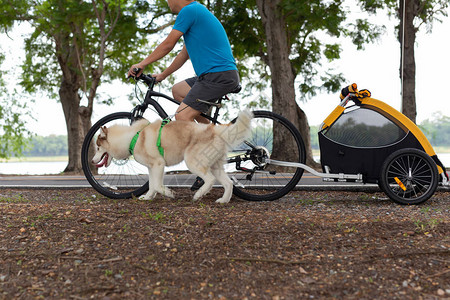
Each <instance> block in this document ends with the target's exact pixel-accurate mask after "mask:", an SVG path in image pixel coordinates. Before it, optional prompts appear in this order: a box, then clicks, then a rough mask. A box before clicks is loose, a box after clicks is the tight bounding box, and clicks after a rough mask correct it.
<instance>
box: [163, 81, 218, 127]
mask: <svg viewBox="0 0 450 300" xmlns="http://www.w3.org/2000/svg"><path fill="white" fill-rule="evenodd" d="M190 90H191V86H190V85H189V84H188V83H187V82H186V81H185V80H184V81H181V82H178V83H176V84H175V85H174V86H173V87H172V95H173V98H174V99H175V100H177V101H178V102H180V106H179V107H178V109H177V114H176V115H175V119H177V120H183V121H194V120H196V121H197V122H198V123H204V124H209V120H208V119H206V118H204V117H202V116H200V114H201V112H200V111H198V110H196V109H193V108H192V107H190V106H188V105H186V104H184V103H183V99H184V98H185V97H186V95H187V94H188V93H189V91H190Z"/></svg>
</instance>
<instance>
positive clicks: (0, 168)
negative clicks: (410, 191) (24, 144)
mask: <svg viewBox="0 0 450 300" xmlns="http://www.w3.org/2000/svg"><path fill="white" fill-rule="evenodd" d="M438 157H439V159H440V160H441V162H442V163H443V164H444V166H445V167H446V168H450V153H441V154H438ZM315 159H318V157H315ZM66 166H67V162H65V161H57V162H6V163H5V162H0V174H17V175H51V174H59V173H61V172H62V171H64V169H65V168H66ZM175 170H177V171H178V170H187V168H186V165H185V164H184V162H182V163H181V164H178V165H176V166H172V167H169V168H166V171H175Z"/></svg>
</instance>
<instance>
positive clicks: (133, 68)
mask: <svg viewBox="0 0 450 300" xmlns="http://www.w3.org/2000/svg"><path fill="white" fill-rule="evenodd" d="M136 69H139V71H138V72H136ZM143 71H144V68H143V67H142V66H141V65H140V64H136V65H132V66H131V68H130V70H129V71H128V77H139V76H140V75H141V74H142V72H143Z"/></svg>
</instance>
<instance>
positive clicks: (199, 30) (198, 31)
mask: <svg viewBox="0 0 450 300" xmlns="http://www.w3.org/2000/svg"><path fill="white" fill-rule="evenodd" d="M167 2H168V4H169V7H170V9H171V11H172V12H173V13H175V14H178V16H177V19H176V21H175V25H174V26H173V28H172V31H171V32H170V33H169V35H168V36H167V38H166V39H165V40H164V41H163V42H162V43H161V44H160V45H159V46H158V47H156V49H155V50H154V51H153V52H152V53H151V54H150V55H149V56H148V57H147V58H145V59H144V60H143V61H141V62H140V63H138V64H135V65H133V66H131V68H130V70H129V71H128V75H130V76H139V75H140V74H141V73H142V70H143V69H144V68H145V67H146V66H148V65H149V64H152V63H154V62H156V61H158V60H159V59H161V58H163V57H164V56H166V55H167V54H168V53H169V52H170V51H172V49H173V48H174V47H175V45H176V43H177V42H178V40H179V39H180V38H181V36H183V38H184V46H183V49H182V50H181V51H180V53H178V55H177V56H176V58H175V59H174V60H173V62H172V63H171V64H170V65H169V67H168V68H166V69H165V70H164V71H163V72H162V73H160V74H155V75H154V76H155V77H156V80H157V81H162V80H164V79H165V78H166V77H167V76H169V75H170V74H172V73H173V72H175V71H177V70H178V69H179V68H180V67H181V66H183V64H184V63H185V62H186V61H187V60H188V59H189V58H190V59H191V62H192V65H193V67H194V70H195V73H196V75H197V76H195V77H192V78H188V79H186V80H184V81H181V82H179V83H177V84H175V85H174V86H173V88H172V94H173V97H174V98H175V99H176V100H178V101H180V106H179V107H178V109H177V112H176V115H175V118H176V119H177V120H186V121H194V120H196V121H197V122H201V123H209V121H208V120H207V119H205V118H203V117H201V116H200V114H201V113H205V112H207V111H208V109H209V107H210V106H209V105H208V104H206V103H202V102H199V101H197V99H201V100H204V101H208V102H214V101H215V100H217V99H218V98H220V97H222V96H223V95H225V94H227V93H230V92H232V91H233V90H235V89H236V88H237V87H238V86H239V74H238V71H237V67H236V62H235V60H234V57H233V54H232V51H231V46H230V42H229V40H228V37H227V34H226V32H225V29H224V28H223V26H222V24H221V23H220V22H219V20H218V19H217V18H216V17H215V16H214V15H213V14H212V13H211V12H210V11H209V10H208V9H207V8H206V7H205V6H203V5H201V4H199V3H198V2H196V1H193V0H168V1H167ZM135 68H138V69H140V71H139V72H138V73H136V72H135V71H134V69H135Z"/></svg>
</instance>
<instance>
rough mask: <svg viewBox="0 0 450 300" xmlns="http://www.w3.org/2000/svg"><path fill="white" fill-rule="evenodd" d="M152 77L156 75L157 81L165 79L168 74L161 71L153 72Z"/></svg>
mask: <svg viewBox="0 0 450 300" xmlns="http://www.w3.org/2000/svg"><path fill="white" fill-rule="evenodd" d="M152 77H154V78H155V79H156V81H157V82H161V81H163V80H164V79H166V76H165V75H164V74H163V73H159V74H152Z"/></svg>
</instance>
